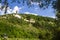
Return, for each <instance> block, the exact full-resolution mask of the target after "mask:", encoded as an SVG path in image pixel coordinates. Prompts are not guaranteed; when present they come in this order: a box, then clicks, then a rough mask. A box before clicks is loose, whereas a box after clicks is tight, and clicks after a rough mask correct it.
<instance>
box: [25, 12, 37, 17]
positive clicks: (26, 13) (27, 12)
mask: <svg viewBox="0 0 60 40" xmlns="http://www.w3.org/2000/svg"><path fill="white" fill-rule="evenodd" d="M24 13H25V14H32V15H36V16H37V15H38V14H35V13H30V12H24Z"/></svg>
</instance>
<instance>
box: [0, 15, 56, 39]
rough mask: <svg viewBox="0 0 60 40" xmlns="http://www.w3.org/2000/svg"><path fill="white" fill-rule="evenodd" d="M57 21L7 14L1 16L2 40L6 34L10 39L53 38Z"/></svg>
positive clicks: (0, 32) (40, 17)
mask: <svg viewBox="0 0 60 40" xmlns="http://www.w3.org/2000/svg"><path fill="white" fill-rule="evenodd" d="M55 27H56V24H55V19H53V18H48V17H42V16H35V15H28V14H7V15H2V16H0V38H1V37H3V36H4V34H6V35H7V36H8V38H39V39H42V40H51V39H52V38H53V36H54V35H53V32H54V28H55Z"/></svg>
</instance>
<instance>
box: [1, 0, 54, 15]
mask: <svg viewBox="0 0 60 40" xmlns="http://www.w3.org/2000/svg"><path fill="white" fill-rule="evenodd" d="M10 1H11V2H12V3H14V2H17V3H20V2H22V3H25V2H26V3H27V5H28V6H29V7H31V6H32V3H34V2H36V3H38V5H39V7H40V8H47V7H48V6H49V5H50V4H54V1H55V0H10ZM0 3H2V4H3V6H2V8H1V9H3V8H4V7H5V12H4V13H5V14H6V12H7V7H8V6H9V2H8V0H0ZM23 5H24V4H23Z"/></svg>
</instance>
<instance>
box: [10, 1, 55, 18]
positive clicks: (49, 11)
mask: <svg viewBox="0 0 60 40" xmlns="http://www.w3.org/2000/svg"><path fill="white" fill-rule="evenodd" d="M10 2H11V1H10V0H9V3H10ZM22 4H23V3H22V2H21V3H20V4H18V3H12V4H11V3H10V5H9V8H11V9H12V10H14V8H15V7H16V6H17V7H18V8H20V9H19V13H26V12H29V13H32V14H38V15H41V16H48V17H53V18H55V13H54V9H53V8H52V6H49V7H48V8H47V9H41V8H39V6H38V5H37V4H36V3H35V4H34V7H30V8H29V7H28V6H27V4H26V3H24V6H23V5H22Z"/></svg>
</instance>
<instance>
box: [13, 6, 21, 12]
mask: <svg viewBox="0 0 60 40" xmlns="http://www.w3.org/2000/svg"><path fill="white" fill-rule="evenodd" d="M19 9H21V8H19V7H18V6H15V7H14V9H13V11H12V13H16V11H17V12H18V13H19Z"/></svg>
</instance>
